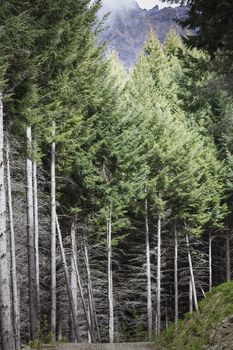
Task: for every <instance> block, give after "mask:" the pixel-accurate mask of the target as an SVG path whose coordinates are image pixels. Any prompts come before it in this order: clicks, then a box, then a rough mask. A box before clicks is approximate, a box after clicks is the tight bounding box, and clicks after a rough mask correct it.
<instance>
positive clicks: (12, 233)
mask: <svg viewBox="0 0 233 350" xmlns="http://www.w3.org/2000/svg"><path fill="white" fill-rule="evenodd" d="M9 153H10V146H9V142H8V140H7V141H6V164H7V193H8V210H9V224H10V249H11V284H12V299H13V324H14V333H15V348H16V350H19V349H20V306H19V296H18V286H17V270H16V252H15V230H14V218H13V208H12V192H11V172H10V159H9Z"/></svg>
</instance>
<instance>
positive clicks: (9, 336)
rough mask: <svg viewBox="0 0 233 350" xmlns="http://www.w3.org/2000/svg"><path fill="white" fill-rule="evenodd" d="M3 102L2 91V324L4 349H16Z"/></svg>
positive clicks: (0, 315)
mask: <svg viewBox="0 0 233 350" xmlns="http://www.w3.org/2000/svg"><path fill="white" fill-rule="evenodd" d="M3 145H4V132H3V104H2V94H1V93H0V324H1V345H2V350H15V342H14V332H13V325H12V319H11V290H10V289H11V288H10V274H9V268H8V251H7V233H6V193H5V179H4V158H3V154H4V146H3Z"/></svg>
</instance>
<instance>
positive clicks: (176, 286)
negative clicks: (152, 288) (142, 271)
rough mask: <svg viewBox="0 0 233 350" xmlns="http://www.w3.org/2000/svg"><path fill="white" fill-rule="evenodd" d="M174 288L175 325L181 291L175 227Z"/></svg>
mask: <svg viewBox="0 0 233 350" xmlns="http://www.w3.org/2000/svg"><path fill="white" fill-rule="evenodd" d="M174 287H175V324H176V325H177V324H178V320H179V289H178V235H177V230H176V226H175V256H174Z"/></svg>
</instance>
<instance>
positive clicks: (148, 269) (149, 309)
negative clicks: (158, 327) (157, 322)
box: [145, 199, 153, 341]
mask: <svg viewBox="0 0 233 350" xmlns="http://www.w3.org/2000/svg"><path fill="white" fill-rule="evenodd" d="M145 240H146V277H147V324H148V339H149V341H151V339H152V327H153V325H152V322H153V321H152V293H151V262H150V232H149V220H148V200H147V199H146V200H145Z"/></svg>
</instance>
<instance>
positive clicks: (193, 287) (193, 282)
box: [186, 234, 198, 311]
mask: <svg viewBox="0 0 233 350" xmlns="http://www.w3.org/2000/svg"><path fill="white" fill-rule="evenodd" d="M186 243H187V251H188V260H189V270H190V277H191V282H192V290H193V300H194V306H195V310H196V311H198V302H197V291H196V286H195V278H194V273H193V263H192V257H191V252H190V244H189V236H188V234H186Z"/></svg>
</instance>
